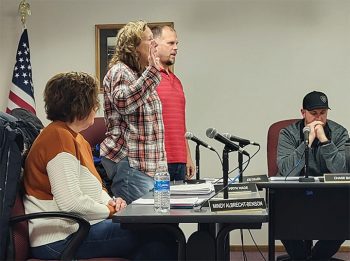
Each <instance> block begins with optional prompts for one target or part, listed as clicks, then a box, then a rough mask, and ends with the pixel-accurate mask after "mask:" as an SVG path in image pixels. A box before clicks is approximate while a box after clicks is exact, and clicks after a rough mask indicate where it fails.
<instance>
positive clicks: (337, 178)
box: [323, 173, 350, 183]
mask: <svg viewBox="0 0 350 261" xmlns="http://www.w3.org/2000/svg"><path fill="white" fill-rule="evenodd" d="M323 177H324V182H329V183H350V174H349V173H339V174H336V173H332V174H324V175H323Z"/></svg>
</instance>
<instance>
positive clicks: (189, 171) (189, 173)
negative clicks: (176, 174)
mask: <svg viewBox="0 0 350 261" xmlns="http://www.w3.org/2000/svg"><path fill="white" fill-rule="evenodd" d="M195 172H196V166H195V165H194V164H193V161H192V159H191V158H189V159H187V163H186V177H185V179H186V180H188V179H191V178H192V177H193V175H194V173H195Z"/></svg>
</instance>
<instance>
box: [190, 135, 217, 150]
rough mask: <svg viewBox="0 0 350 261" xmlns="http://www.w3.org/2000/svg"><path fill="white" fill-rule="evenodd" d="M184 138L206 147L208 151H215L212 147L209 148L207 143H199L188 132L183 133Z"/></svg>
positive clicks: (199, 141)
mask: <svg viewBox="0 0 350 261" xmlns="http://www.w3.org/2000/svg"><path fill="white" fill-rule="evenodd" d="M185 138H186V139H187V140H192V141H194V142H196V143H197V144H199V145H202V146H203V147H206V148H207V149H210V150H212V151H215V149H214V148H212V147H211V146H209V145H208V144H207V143H205V142H204V141H201V140H200V139H198V138H197V137H196V136H194V135H193V133H192V132H189V131H188V132H186V133H185Z"/></svg>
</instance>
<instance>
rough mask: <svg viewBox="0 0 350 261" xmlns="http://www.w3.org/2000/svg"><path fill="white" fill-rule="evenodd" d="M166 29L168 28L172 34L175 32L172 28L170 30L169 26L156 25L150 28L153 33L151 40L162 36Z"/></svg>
mask: <svg viewBox="0 0 350 261" xmlns="http://www.w3.org/2000/svg"><path fill="white" fill-rule="evenodd" d="M165 27H167V28H169V29H170V30H171V31H173V32H176V31H175V29H174V28H172V27H171V26H169V25H156V26H154V27H152V28H151V31H152V33H153V38H154V39H155V38H159V37H161V36H162V33H163V29H164V28H165Z"/></svg>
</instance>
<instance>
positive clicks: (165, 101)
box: [157, 70, 187, 163]
mask: <svg viewBox="0 0 350 261" xmlns="http://www.w3.org/2000/svg"><path fill="white" fill-rule="evenodd" d="M161 75H162V80H161V81H160V84H159V85H158V87H157V92H158V95H159V98H160V100H161V102H162V107H163V122H164V137H165V151H166V154H167V160H168V163H186V162H187V151H186V140H185V137H184V135H185V132H186V124H185V122H186V121H185V104H186V100H185V94H184V92H183V88H182V84H181V82H180V80H179V79H178V78H177V77H176V76H175V75H174V74H173V73H172V72H169V74H168V73H167V72H166V71H165V70H162V71H161Z"/></svg>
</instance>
